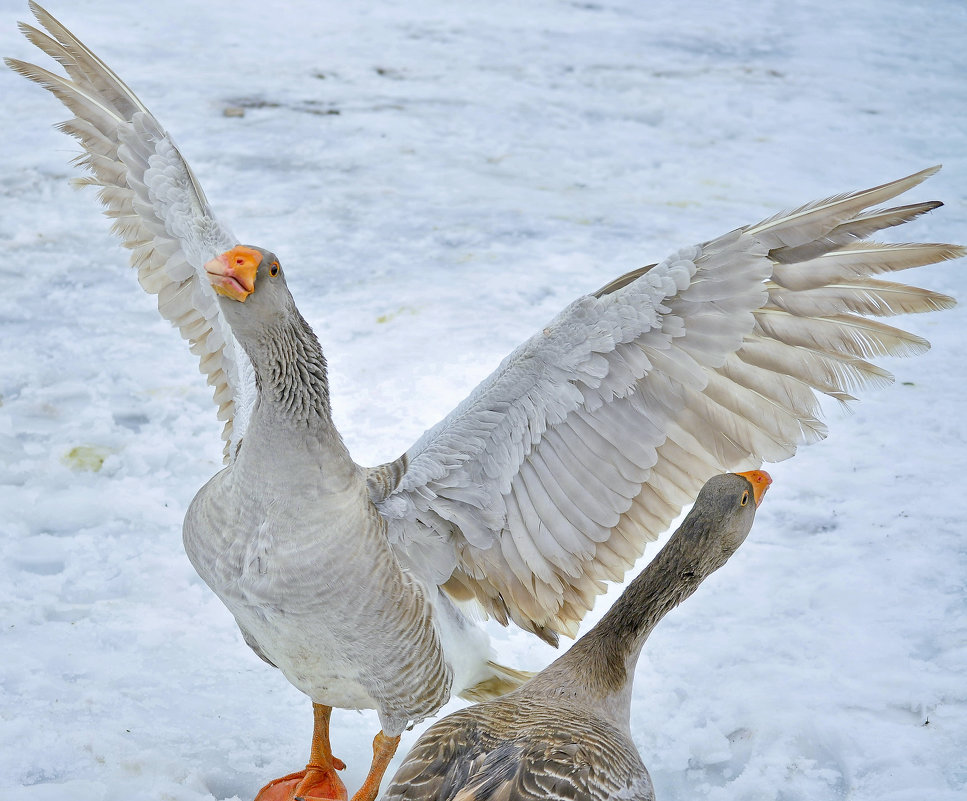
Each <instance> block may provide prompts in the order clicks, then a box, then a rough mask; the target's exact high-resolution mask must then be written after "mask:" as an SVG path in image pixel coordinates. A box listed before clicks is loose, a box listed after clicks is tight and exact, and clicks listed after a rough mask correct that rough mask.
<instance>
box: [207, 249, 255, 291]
mask: <svg viewBox="0 0 967 801" xmlns="http://www.w3.org/2000/svg"><path fill="white" fill-rule="evenodd" d="M261 263H262V254H261V253H259V252H258V251H257V250H253V249H252V248H247V247H245V246H244V245H238V246H237V247H234V248H232V249H231V250H227V251H225V252H224V253H223V254H222V255H221V256H216V257H215V258H214V259H212V260H211V261H210V262H207V263H206V264H205V272H206V273H208V280H209V281H211V283H212V287H213V288H214V290H215V292H217V293H218V294H219V295H224V296H225V297H227V298H231V299H232V300H237V301H238V302H239V303H244V302H245V298H247V297H248V296H249V295H251V294H252V293H253V292H254V291H255V273H256V272H258V269H259V265H260V264H261Z"/></svg>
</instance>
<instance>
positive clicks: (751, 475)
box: [736, 470, 772, 506]
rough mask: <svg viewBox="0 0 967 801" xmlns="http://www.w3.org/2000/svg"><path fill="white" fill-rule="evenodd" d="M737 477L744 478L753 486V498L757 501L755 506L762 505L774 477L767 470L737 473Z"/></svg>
mask: <svg viewBox="0 0 967 801" xmlns="http://www.w3.org/2000/svg"><path fill="white" fill-rule="evenodd" d="M736 475H737V476H742V478H744V479H746V480H747V481H749V482H750V483H751V484H752V497H753V498H754V499H755V505H756V506H758V505H759V504H760V503H762V496H763V495H765V494H766V490H767V489H769V485H770V484H771V483H772V476H770V475H769V474H768V473H767V472H766V471H765V470H749V471H748V472H746V473H736Z"/></svg>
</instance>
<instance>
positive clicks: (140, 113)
mask: <svg viewBox="0 0 967 801" xmlns="http://www.w3.org/2000/svg"><path fill="white" fill-rule="evenodd" d="M30 8H31V10H32V11H33V13H34V16H36V17H37V20H38V21H39V22H40V24H41V25H42V26H43V27H44V28H45V29H46V30H47V31H48V32H49V35H48V33H44V32H43V31H40V30H38V29H36V28H34V27H32V26H30V25H27V24H25V23H21V25H20V29H21V31H22V32H23V34H24V35H25V36H26V37H27V38H28V39H29V40H30V41H31V42H32V43H33V44H35V45H36V46H37V47H39V48H40V49H41V50H43V51H44V52H45V53H47V54H48V55H49V56H51V57H53V58H54V59H55V60H57V61H58V62H59V63H60V64H61V66H62V67H63V68H64V69H65V70H66V72H67V77H66V78H65V77H63V76H61V75H57V74H55V73H52V72H49V71H48V70H45V69H43V68H42V67H38V66H36V65H34V64H30V63H27V62H24V61H19V60H17V59H9V58H8V59H5V60H6V63H7V65H8V66H9V67H10V68H11V69H13V70H15V71H16V72H19V73H20V74H21V75H23V76H24V77H26V78H29V79H30V80H32V81H34V82H35V83H38V84H40V85H41V86H43V87H44V88H45V89H47V90H49V91H50V92H51V93H52V94H53V95H54V96H55V97H56V98H57V99H58V100H60V101H61V102H62V103H63V104H64V105H65V106H67V108H68V109H69V110H70V111H72V112H73V113H74V115H75V116H74V118H73V119H71V120H67V121H66V122H64V123H61V125H60V126H59V127H60V129H61V130H63V131H64V132H65V133H68V134H70V135H71V136H73V137H74V138H76V139H77V140H78V141H79V142H80V143H81V145H83V147H84V151H85V152H84V153H83V154H82V155H81V156H79V157H78V159H77V162H78V163H79V164H80V165H82V166H84V167H86V168H87V169H88V170H89V171H90V172H91V175H90V176H89V177H87V178H83V179H80V180H79V181H78V183H81V184H93V185H94V186H99V187H101V189H100V192H99V193H98V199H99V200H100V201H101V203H102V205H103V206H104V213H105V215H107V216H108V217H110V218H112V219H113V220H114V225H113V230H114V233H116V234H117V235H118V236H119V237H120V238H121V241H122V242H123V244H124V246H125V247H127V248H129V249H131V250H132V251H133V252H132V254H131V264H132V266H134V267H136V268H137V270H138V280H139V281H140V282H141V286H142V287H143V288H144V290H145V291H146V292H149V293H151V294H153V295H157V296H158V310H159V311H160V312H161V315H162V316H163V317H164V318H165V319H166V320H168V321H169V322H171V324H172V325H174V326H176V327H177V328H178V330H179V331H180V332H181V335H182V336H183V337H184V338H185V339H187V340H188V343H189V346H190V348H191V352H192V353H194V354H195V355H196V356H198V359H199V369H200V370H201V372H202V373H204V374H205V376H206V377H207V379H208V383H209V384H210V385H212V386H213V387H214V390H215V391H214V397H215V403H216V404H217V405H218V419H219V420H223V421H224V422H225V427H224V429H223V431H222V438H223V440H224V441H225V456H226V460H228V458H229V457H230V456H231V455H233V454H234V452H235V447H236V446H237V444H238V442H239V441H240V439H241V435H242V433H243V431H244V427H245V422H246V419H247V416H248V412H249V411H250V409H251V405H252V403H253V402H254V399H255V381H254V376H253V373H252V365H251V363H250V362H249V360H248V357H247V356H246V354H245V352H244V351H243V350H242V349H241V348H240V347H239V346H238V344H237V343H236V342H235V339H234V337H233V336H232V332H231V329H230V328H229V326H228V324H227V322H226V321H225V320H224V319H223V317H222V314H221V309H220V308H219V306H218V303H217V301H216V298H215V293H214V292H213V291H212V289H211V286H210V284H209V282H208V280H207V279H206V278H205V275H204V269H203V265H204V264H205V262H207V261H208V260H209V259H212V258H214V257H215V256H217V255H218V254H219V253H222V252H224V251H226V250H228V249H229V248H231V247H233V246H235V245H237V244H238V241H237V240H236V239H235V237H234V235H233V234H232V233H231V231H229V230H228V229H227V228H226V227H225V226H224V225H222V224H221V223H220V222H219V221H218V220H217V219H216V218H215V214H214V212H213V211H212V209H211V206H209V204H208V200H207V199H206V198H205V193H204V192H203V191H202V189H201V186H200V185H199V184H198V181H197V180H196V179H195V176H194V175H193V174H192V171H191V168H190V167H189V166H188V164H187V163H186V162H185V160H184V159H183V158H182V156H181V153H180V152H179V151H178V148H177V147H176V146H175V144H174V142H173V141H172V140H171V137H170V136H169V135H168V133H167V132H166V131H165V130H164V128H163V127H162V126H161V124H160V123H159V122H158V121H157V120H156V119H155V118H154V116H152V114H151V112H150V111H148V109H147V108H146V107H145V106H144V104H143V103H142V102H141V101H140V100H138V98H137V97H136V96H135V94H134V93H133V92H132V91H131V90H130V89H129V88H128V87H127V86H125V84H124V82H123V81H121V79H120V78H118V77H117V75H115V74H114V73H113V72H112V71H111V69H110V68H109V67H108V66H107V65H106V64H104V62H103V61H101V59H99V58H98V57H97V56H96V55H94V54H93V53H92V52H91V51H90V50H89V49H88V48H87V47H86V46H85V45H84V44H83V43H82V42H81V41H79V40H78V39H77V37H76V36H74V34H72V33H71V32H70V31H69V30H67V28H65V27H64V26H63V25H62V24H61V23H60V22H58V21H57V20H56V19H54V17H52V16H51V15H50V14H49V13H47V11H45V10H44V9H43V8H41V7H40V6H39V5H37V4H36V3H34V2H31V3H30Z"/></svg>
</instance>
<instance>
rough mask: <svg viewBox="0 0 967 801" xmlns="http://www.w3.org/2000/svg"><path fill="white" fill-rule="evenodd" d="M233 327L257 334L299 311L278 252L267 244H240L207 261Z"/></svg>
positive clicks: (220, 301)
mask: <svg viewBox="0 0 967 801" xmlns="http://www.w3.org/2000/svg"><path fill="white" fill-rule="evenodd" d="M205 272H206V273H207V274H208V280H209V281H210V282H211V285H212V288H213V289H214V290H215V293H216V294H217V295H218V300H219V303H220V305H221V308H222V311H223V312H224V313H225V316H226V317H227V318H228V322H229V324H230V325H231V327H232V331H233V332H235V333H236V335H238V334H243V335H244V334H246V333H248V334H256V333H257V332H258V330H259V329H262V330H265V329H272V328H274V327H275V326H276V325H277V324H278V323H279V322H281V321H282V320H284V319H285V318H287V317H290V316H291V315H292V314H293V313H295V312H296V309H295V302H294V301H293V299H292V294H291V293H290V292H289V288H288V286H287V285H286V282H285V275H284V274H283V272H282V266H281V264H280V263H279V259H278V258H277V257H276V255H275V254H274V253H273V252H271V251H269V250H265V249H264V248H260V247H253V246H251V245H236V246H235V247H233V248H232V249H231V250H227V251H225V252H224V253H222V254H221V255H220V256H216V257H215V258H214V259H212V260H211V261H209V262H206V264H205Z"/></svg>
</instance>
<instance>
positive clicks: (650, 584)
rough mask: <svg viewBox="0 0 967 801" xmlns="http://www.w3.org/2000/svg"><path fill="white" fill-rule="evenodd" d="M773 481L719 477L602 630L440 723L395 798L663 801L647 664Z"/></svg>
mask: <svg viewBox="0 0 967 801" xmlns="http://www.w3.org/2000/svg"><path fill="white" fill-rule="evenodd" d="M771 483H772V479H771V478H769V475H768V474H767V473H765V472H763V471H761V470H758V471H752V472H749V473H739V474H734V473H732V474H728V475H721V476H713V477H712V478H710V479H709V480H708V481H707V482H706V484H705V486H704V487H702V490H701V492H699V494H698V498H697V499H696V500H695V504H694V506H692V509H691V511H690V512H689V513H688V516H687V517H686V518H685V520H684V521H683V522H682V524H681V526H679V527H678V529H677V530H676V531H675V533H674V534H673V535H672V536H671V539H669V540H668V543H667V544H666V545H665V547H664V548H662V549H661V551H659V552H658V554H657V555H656V556H655V558H654V559H652V561H651V562H650V563H649V564H648V566H647V567H646V568H645V569H644V570H643V571H642V572H641V574H640V575H639V576H638V577H637V578H636V579H635V580H634V581H632V582H631V584H629V585H628V588H627V589H626V590H625V591H624V592H623V593H622V594H621V597H620V598H618V600H617V601H616V602H615V604H614V606H612V607H611V609H610V610H609V611H608V612H607V614H605V616H604V617H602V618H601V620H600V621H599V622H598V624H597V625H596V626H594V628H592V629H591V630H590V631H589V632H588V633H587V634H585V635H584V636H583V637H581V639H580V640H578V641H577V642H576V643H575V644H574V645H573V646H572V647H571V649H570V650H569V651H568V652H567V653H565V654H564V655H563V656H561V657H559V658H558V659H557V660H555V661H554V662H553V663H551V665H549V666H548V667H547V668H545V669H544V670H542V671H541V672H540V673H538V674H537V676H535V677H534V678H533V679H531V680H530V681H529V682H528V683H527V684H525V685H524V686H523V687H521V688H520V689H518V690H515V691H514V692H512V693H510V694H509V695H506V696H504V697H503V698H498V699H497V700H494V701H487V702H485V703H482V704H477V705H476V706H472V707H469V708H467V709H461V710H460V711H459V712H454V713H453V714H452V715H448V716H447V717H445V718H444V719H443V720H441V721H439V722H438V723H434V724H433V725H432V726H431V727H430V728H429V729H427V730H426V731H425V732H424V733H423V734H422V735H421V736H420V738H419V739H418V740H417V741H416V744H415V745H414V746H413V749H412V750H411V751H410V753H409V754H408V755H407V757H406V759H405V761H404V762H403V764H402V765H401V766H400V769H399V770H398V771H397V772H396V776H394V777H393V780H392V782H391V783H390V786H389V788H388V789H387V791H386V793H385V795H384V796H383V799H384V801H407V800H409V801H417V799H419V801H451V799H460V801H486V800H487V799H494V800H495V801H496V799H519V800H520V801H524V799H562V800H563V799H569V801H610V799H619V798H620V799H627V801H651V800H652V799H654V797H655V793H654V790H653V789H652V785H651V779H650V778H649V776H648V771H647V770H646V769H645V766H644V764H643V763H642V761H641V757H640V755H639V754H638V750H637V749H636V748H635V744H634V742H633V741H632V739H631V725H630V720H631V685H632V681H633V679H634V671H635V665H636V663H637V661H638V656H639V654H640V653H641V648H642V646H643V645H644V643H645V640H647V639H648V635H650V634H651V632H652V630H653V629H654V628H655V626H656V625H657V624H658V622H659V621H660V620H661V619H662V618H663V617H664V616H665V615H666V614H667V613H668V612H670V611H671V610H672V609H674V608H675V607H676V606H678V604H680V603H681V602H682V601H684V600H685V599H686V598H687V597H688V596H689V595H691V594H692V593H693V592H695V590H697V589H698V585H699V584H701V583H702V581H704V580H705V579H706V578H707V577H708V576H710V575H711V574H712V573H713V572H714V571H716V570H718V569H719V568H720V567H721V566H722V565H724V564H725V562H726V560H728V558H729V557H730V556H731V555H732V554H733V553H734V552H735V550H736V548H738V547H739V546H740V545H741V544H742V543H743V542H744V541H745V538H746V535H747V534H748V533H749V530H750V529H751V528H752V521H753V519H754V518H755V510H756V507H758V505H759V503H760V502H761V501H762V496H763V494H764V493H765V491H766V489H768V487H769V484H771ZM750 501H753V502H750Z"/></svg>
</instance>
